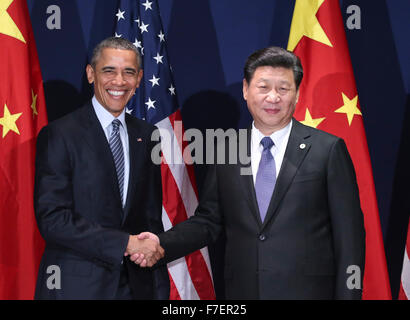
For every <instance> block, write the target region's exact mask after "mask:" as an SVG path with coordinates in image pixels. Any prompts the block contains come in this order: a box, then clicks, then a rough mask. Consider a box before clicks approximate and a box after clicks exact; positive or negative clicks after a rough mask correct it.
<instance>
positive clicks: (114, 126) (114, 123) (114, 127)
mask: <svg viewBox="0 0 410 320" xmlns="http://www.w3.org/2000/svg"><path fill="white" fill-rule="evenodd" d="M111 124H112V131H113V132H117V131H118V130H119V128H120V125H121V121H120V120H118V119H114V120H113V121H112V123H111Z"/></svg>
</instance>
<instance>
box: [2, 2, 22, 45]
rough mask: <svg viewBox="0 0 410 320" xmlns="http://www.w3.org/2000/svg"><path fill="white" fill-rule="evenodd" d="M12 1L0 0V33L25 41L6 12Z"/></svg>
mask: <svg viewBox="0 0 410 320" xmlns="http://www.w3.org/2000/svg"><path fill="white" fill-rule="evenodd" d="M13 1H14V0H0V33H3V34H5V35H7V36H10V37H13V38H16V39H18V40H20V41H22V42H24V43H26V40H24V37H23V35H22V34H21V32H20V30H19V28H18V27H17V26H16V24H15V23H14V21H13V19H12V18H11V17H10V15H9V13H8V12H7V9H8V7H9V6H10V5H11V3H12V2H13Z"/></svg>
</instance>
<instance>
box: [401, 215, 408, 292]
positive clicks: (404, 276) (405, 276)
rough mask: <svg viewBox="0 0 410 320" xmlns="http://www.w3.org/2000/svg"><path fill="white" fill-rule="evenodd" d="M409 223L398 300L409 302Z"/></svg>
mask: <svg viewBox="0 0 410 320" xmlns="http://www.w3.org/2000/svg"><path fill="white" fill-rule="evenodd" d="M409 257H410V221H409V227H408V230H407V241H406V247H405V248H404V257H403V269H402V270H401V281H400V291H399V300H410V260H409Z"/></svg>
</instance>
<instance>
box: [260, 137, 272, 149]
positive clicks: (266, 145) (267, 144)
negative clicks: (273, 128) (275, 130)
mask: <svg viewBox="0 0 410 320" xmlns="http://www.w3.org/2000/svg"><path fill="white" fill-rule="evenodd" d="M261 145H262V146H263V150H266V149H270V148H272V146H273V145H274V143H273V141H272V139H271V138H270V137H265V138H263V139H262V140H261Z"/></svg>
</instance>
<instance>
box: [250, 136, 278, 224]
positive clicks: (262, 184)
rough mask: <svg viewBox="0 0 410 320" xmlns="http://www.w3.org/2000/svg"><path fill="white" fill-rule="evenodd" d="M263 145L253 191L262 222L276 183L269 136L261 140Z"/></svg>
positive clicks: (271, 144)
mask: <svg viewBox="0 0 410 320" xmlns="http://www.w3.org/2000/svg"><path fill="white" fill-rule="evenodd" d="M261 145H262V146H263V151H262V156H261V161H260V162H259V168H258V173H257V174H256V182H255V192H256V198H257V200H258V206H259V213H260V215H261V219H262V222H263V220H264V219H265V217H266V213H267V211H268V207H269V203H270V199H271V198H272V194H273V190H274V188H275V183H276V165H275V159H274V158H273V156H272V153H271V152H270V149H271V148H272V146H273V145H274V143H273V141H272V139H271V138H270V137H264V138H263V139H262V140H261Z"/></svg>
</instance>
